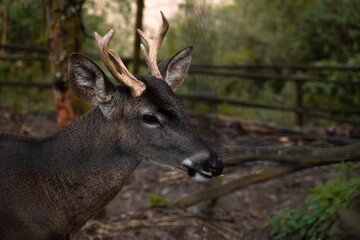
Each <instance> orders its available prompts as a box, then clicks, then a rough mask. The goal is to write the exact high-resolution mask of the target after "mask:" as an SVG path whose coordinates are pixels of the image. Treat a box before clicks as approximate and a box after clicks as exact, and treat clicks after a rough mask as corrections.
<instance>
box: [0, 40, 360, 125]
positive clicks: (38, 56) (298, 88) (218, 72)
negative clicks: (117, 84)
mask: <svg viewBox="0 0 360 240" xmlns="http://www.w3.org/2000/svg"><path fill="white" fill-rule="evenodd" d="M0 49H5V50H6V52H13V51H14V52H16V53H19V52H22V51H23V52H27V53H33V55H30V54H26V55H24V54H20V55H19V54H13V55H5V56H4V55H2V56H0V60H3V61H4V60H8V61H14V60H22V61H28V60H29V61H47V54H48V52H47V49H46V47H41V46H26V45H19V44H0ZM85 55H87V56H88V57H91V58H93V59H99V55H98V54H96V53H92V52H85ZM122 59H124V62H125V63H126V64H128V63H129V62H131V60H132V59H131V58H122ZM256 69H260V70H264V69H265V70H266V69H274V70H277V71H278V70H281V69H283V70H284V69H285V70H286V69H287V70H319V71H321V70H329V71H332V70H334V71H350V72H359V71H360V67H359V66H314V65H306V64H268V65H263V64H233V65H225V64H224V65H208V64H192V65H191V67H190V69H189V74H201V75H210V76H221V77H231V78H234V79H236V80H237V79H239V80H243V79H250V80H254V81H259V80H265V81H266V80H275V81H282V82H287V81H293V82H295V84H294V100H295V101H294V104H293V105H292V106H277V105H271V104H264V103H256V102H247V101H241V100H239V99H232V98H224V97H211V96H201V95H191V94H179V96H180V97H181V98H183V99H186V100H190V101H203V102H207V103H212V104H221V103H224V102H226V103H229V104H231V105H238V106H243V107H251V108H262V109H269V110H280V111H290V112H293V113H294V114H295V124H296V125H300V126H301V125H302V124H303V118H304V115H307V116H311V117H316V118H323V119H328V120H332V121H337V122H343V123H350V124H355V125H360V119H359V118H357V119H354V118H350V117H343V116H338V115H339V114H343V115H345V116H349V115H360V107H359V108H357V107H349V108H333V107H318V106H311V107H305V106H303V84H304V83H306V82H318V83H325V84H337V85H349V86H360V79H356V80H354V79H329V78H325V77H302V76H296V75H281V74H267V73H266V74H265V73H254V72H251V71H254V70H256ZM249 71H250V72H249ZM0 86H8V87H36V88H39V89H51V84H50V83H40V82H26V81H21V80H17V81H15V80H4V79H0ZM335 114H336V115H337V116H335Z"/></svg>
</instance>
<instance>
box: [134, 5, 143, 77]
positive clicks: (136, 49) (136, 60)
mask: <svg viewBox="0 0 360 240" xmlns="http://www.w3.org/2000/svg"><path fill="white" fill-rule="evenodd" d="M143 9H144V0H137V10H136V23H135V43H134V56H133V66H134V69H133V74H139V69H140V41H141V39H140V35H139V34H138V33H137V31H136V29H138V28H139V29H142V19H143Z"/></svg>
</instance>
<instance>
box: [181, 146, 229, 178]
mask: <svg viewBox="0 0 360 240" xmlns="http://www.w3.org/2000/svg"><path fill="white" fill-rule="evenodd" d="M182 164H183V165H184V166H185V167H186V168H187V169H188V174H189V176H191V177H194V178H195V180H199V181H205V180H207V179H209V178H211V177H216V176H219V175H220V174H221V173H222V171H223V169H224V165H223V163H222V161H221V160H220V159H219V157H218V156H217V154H216V153H215V152H213V151H211V150H210V151H209V152H206V153H200V154H196V155H194V156H192V157H190V158H187V159H185V160H184V161H183V162H182Z"/></svg>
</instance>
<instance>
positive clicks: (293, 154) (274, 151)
mask: <svg viewBox="0 0 360 240" xmlns="http://www.w3.org/2000/svg"><path fill="white" fill-rule="evenodd" d="M226 151H227V152H228V153H227V154H225V156H224V157H223V161H224V164H225V165H236V164H241V163H245V162H251V161H259V160H267V161H275V162H283V163H297V164H301V165H314V166H318V165H324V164H331V163H338V162H341V161H354V160H360V143H354V144H349V145H344V146H340V147H328V148H312V147H234V148H231V149H227V150H226Z"/></svg>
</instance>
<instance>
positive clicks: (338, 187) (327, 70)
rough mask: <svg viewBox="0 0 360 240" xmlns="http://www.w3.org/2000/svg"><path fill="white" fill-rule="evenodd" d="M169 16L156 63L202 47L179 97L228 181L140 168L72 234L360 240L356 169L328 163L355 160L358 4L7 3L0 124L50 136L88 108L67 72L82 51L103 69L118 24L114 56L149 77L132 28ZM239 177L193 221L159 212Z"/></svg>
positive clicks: (190, 0) (325, 0)
mask: <svg viewBox="0 0 360 240" xmlns="http://www.w3.org/2000/svg"><path fill="white" fill-rule="evenodd" d="M160 10H161V11H163V13H164V14H165V15H166V17H167V19H168V21H169V23H170V29H169V31H168V33H167V36H166V38H165V40H164V42H163V44H162V47H161V49H160V53H159V61H161V60H164V59H166V58H168V57H170V56H172V55H174V54H175V53H176V52H178V51H180V50H181V49H183V48H185V47H187V46H189V45H191V46H193V47H194V52H193V58H192V64H191V67H190V70H189V73H188V76H187V79H186V81H185V82H184V84H183V85H182V86H181V88H180V89H179V90H178V92H177V95H178V96H179V97H180V98H181V100H182V101H183V102H184V104H185V107H186V109H187V114H188V117H189V119H190V121H191V122H192V123H193V124H194V125H195V127H196V128H197V129H198V131H199V132H200V133H201V135H202V136H204V138H205V140H206V141H207V142H208V143H209V145H210V146H211V147H213V148H214V149H215V150H216V151H217V152H218V153H219V155H220V156H221V157H222V158H223V160H224V163H225V165H226V168H225V171H224V174H225V176H226V177H224V178H217V179H214V180H212V182H210V183H207V184H201V183H194V181H192V180H191V179H189V178H187V177H186V176H185V175H184V174H179V173H174V172H166V171H164V170H162V169H158V168H157V167H151V166H148V165H144V164H141V165H140V166H139V167H138V169H137V170H136V171H135V172H134V174H133V175H132V176H131V178H130V179H129V182H128V183H127V184H126V185H125V186H124V188H123V189H122V190H121V192H120V194H119V195H118V196H117V197H116V198H115V199H114V201H113V202H112V203H110V204H109V206H108V207H107V210H106V211H104V212H103V213H102V214H100V215H99V219H100V220H99V219H98V220H94V221H92V222H91V224H90V225H87V226H86V228H85V229H84V230H83V231H82V232H81V233H80V234H79V235H78V237H77V238H76V239H125V238H128V239H267V238H273V239H359V238H356V236H360V233H359V231H358V229H360V228H359V227H358V225H354V224H352V223H355V222H356V223H359V222H360V204H359V202H360V201H359V199H360V178H359V165H356V164H352V163H343V164H341V165H333V164H332V165H329V164H330V163H338V162H341V161H348V160H349V161H358V160H359V159H360V158H359V155H360V153H359V149H360V145H359V139H360V14H359V13H360V2H359V0H317V1H312V0H294V1H288V0H251V1H247V0H223V1H221V0H136V1H130V0H107V1H104V0H41V1H39V0H11V1H10V0H1V1H0V35H1V36H0V37H1V43H0V130H1V131H10V132H16V133H21V134H26V135H32V136H44V135H48V134H51V133H53V132H55V131H56V130H57V129H61V128H63V127H65V126H66V125H68V124H70V123H71V122H72V121H74V120H76V119H77V118H78V117H79V116H81V115H82V114H84V113H86V112H87V111H89V110H90V109H91V108H92V106H89V105H86V104H85V103H83V102H82V101H80V100H79V99H78V98H77V97H76V96H75V95H74V93H73V92H72V90H71V88H70V87H69V85H68V82H67V64H68V57H69V55H70V54H71V53H73V52H78V53H82V54H83V55H85V56H87V57H89V58H90V59H92V60H93V61H95V62H96V63H97V64H98V65H99V66H101V68H102V69H105V67H104V65H103V64H102V62H101V61H100V55H99V53H98V48H97V44H96V42H95V38H94V34H93V32H95V31H96V32H98V33H99V34H100V35H104V34H106V33H107V32H108V31H109V30H110V29H111V28H113V29H114V30H115V35H114V37H113V39H112V41H111V43H110V48H112V49H114V50H115V51H116V52H117V53H118V54H119V55H120V56H121V58H122V59H123V61H124V63H125V64H126V65H127V67H128V69H129V70H130V72H132V73H134V74H146V73H147V66H146V65H145V63H144V61H143V59H142V56H141V54H140V52H139V46H140V42H141V41H140V38H139V36H138V34H137V33H136V31H135V29H136V28H141V29H142V30H143V31H144V32H145V33H146V34H148V35H150V36H152V35H154V34H155V32H156V31H157V28H158V27H159V26H160V24H161V17H160ZM105 73H106V74H108V72H107V71H105ZM108 76H109V78H111V76H110V74H108ZM347 146H348V148H347ZM293 147H294V148H293ZM342 147H345V148H342ZM322 148H326V149H325V150H323V149H322ZM283 150H284V151H283ZM250 153H251V154H253V155H252V156H258V157H257V158H256V157H255V159H251V160H249V159H245V158H246V157H247V156H250V155H251V154H250ZM282 153H284V155H283V156H281V154H282ZM310 153H314V154H315V153H316V154H317V153H319V156H318V158H316V157H315V160H316V161H317V162H316V161H315V162H310V165H309V162H306V161H307V160H311V159H312V157H313V156H312V155H311V154H310ZM274 154H275V155H276V154H277V155H279V156H277V157H278V158H277V157H274V156H275V155H274ZM244 156H245V157H244ZM333 157H336V158H333ZM269 159H270V160H274V159H275V162H281V163H280V164H278V163H277V164H275V163H273V162H270V161H262V162H259V161H260V160H269ZM289 159H290V160H291V161H294V159H295V163H294V162H291V163H289V162H288V161H289ZM296 159H298V160H296ZM319 159H320V160H319ZM318 160H319V161H318ZM301 161H304V162H301ZM282 163H286V164H282ZM311 164H312V165H311ZM319 165H326V166H319ZM304 168H307V169H306V170H303V169H304ZM149 169H150V170H149ZM300 170H302V171H300ZM295 171H296V173H293V172H295ZM149 173H151V174H149ZM289 173H291V174H289ZM288 174H289V175H288ZM285 175H286V176H285ZM236 181H237V183H241V184H240V185H238V187H236V189H233V190H232V191H229V192H227V193H226V194H220V195H221V196H217V198H216V199H215V200H214V199H207V200H208V201H207V202H206V204H202V205H201V204H198V203H192V204H191V205H189V206H188V207H189V210H188V211H187V212H185V213H184V212H182V211H181V210H179V209H181V208H177V209H173V208H163V207H164V206H166V205H168V203H174V202H176V201H175V200H174V199H180V200H179V201H180V202H181V201H182V200H181V199H182V197H184V196H185V195H186V194H189V193H190V192H193V191H199V189H200V190H201V189H204V188H208V187H210V186H213V185H214V186H215V187H216V186H218V187H219V188H215V189H213V190H214V191H215V192H221V191H222V190H221V189H227V185H226V184H232V183H234V182H236ZM265 181H266V182H265ZM259 182H260V183H259ZM255 183H256V184H255ZM222 184H223V185H222ZM298 206H299V207H298ZM297 207H298V208H297ZM290 208H292V209H295V210H291V209H290ZM344 209H345V210H346V211H345V210H344ZM349 209H350V210H349ZM354 209H355V210H354ZM342 225H345V226H346V228H345V230H344V229H343V228H341V227H339V226H342ZM349 229H350V230H349ZM356 234H358V235H356ZM144 236H147V237H145V238H144ZM349 236H350V237H354V238H350V237H349ZM333 237H338V238H333ZM348 237H349V238H348Z"/></svg>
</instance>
